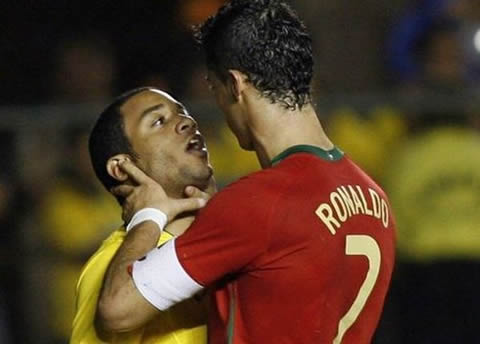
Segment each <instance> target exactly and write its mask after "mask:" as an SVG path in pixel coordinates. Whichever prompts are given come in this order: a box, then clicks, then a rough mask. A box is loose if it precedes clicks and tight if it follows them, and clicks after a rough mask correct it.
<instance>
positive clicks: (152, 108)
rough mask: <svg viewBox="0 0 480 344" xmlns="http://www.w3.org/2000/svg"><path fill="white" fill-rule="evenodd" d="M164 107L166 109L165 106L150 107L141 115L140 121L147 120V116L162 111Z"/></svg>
mask: <svg viewBox="0 0 480 344" xmlns="http://www.w3.org/2000/svg"><path fill="white" fill-rule="evenodd" d="M164 107H165V104H156V105H153V106H150V107H148V108H146V109H145V110H143V111H142V113H141V114H140V121H141V120H143V119H144V118H145V116H147V115H148V114H150V113H151V112H153V111H156V110H160V109H162V108H164Z"/></svg>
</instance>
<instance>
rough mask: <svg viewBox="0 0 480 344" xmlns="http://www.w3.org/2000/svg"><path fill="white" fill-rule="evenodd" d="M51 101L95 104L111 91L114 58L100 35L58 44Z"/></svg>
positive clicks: (74, 38) (68, 40)
mask: <svg viewBox="0 0 480 344" xmlns="http://www.w3.org/2000/svg"><path fill="white" fill-rule="evenodd" d="M54 69H55V70H54V75H53V85H52V86H53V87H52V101H53V102H62V103H73V104H76V103H85V102H98V101H105V100H107V99H109V98H110V97H111V96H112V95H113V92H114V85H115V83H114V82H115V78H116V72H117V71H116V59H115V54H114V50H113V47H112V44H111V42H109V41H108V40H107V39H105V38H102V36H101V35H100V34H89V35H82V36H79V37H72V38H69V39H66V40H64V41H62V42H61V43H60V44H59V46H58V48H57V51H56V55H55V57H54Z"/></svg>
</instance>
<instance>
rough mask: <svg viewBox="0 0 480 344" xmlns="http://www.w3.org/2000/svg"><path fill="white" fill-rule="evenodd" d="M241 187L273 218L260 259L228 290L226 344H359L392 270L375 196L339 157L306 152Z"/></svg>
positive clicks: (387, 229) (378, 193) (384, 219)
mask: <svg viewBox="0 0 480 344" xmlns="http://www.w3.org/2000/svg"><path fill="white" fill-rule="evenodd" d="M296 149H299V150H301V151H302V150H306V151H307V152H306V153H305V152H297V151H296ZM288 153H290V154H288ZM292 153H295V154H292ZM240 183H242V182H240ZM245 183H246V184H248V183H253V185H250V186H249V187H251V188H253V187H254V185H257V186H256V188H257V191H258V195H260V196H259V198H258V204H255V205H252V207H262V205H263V207H264V209H270V208H271V209H273V210H272V211H271V213H272V214H273V215H272V216H270V215H268V213H267V212H266V213H265V216H269V217H270V220H268V222H265V224H266V225H264V226H265V227H268V228H259V229H258V230H266V231H268V232H270V234H269V240H268V241H269V242H268V245H267V246H266V249H265V252H264V253H262V254H261V255H259V256H258V257H256V258H255V259H254V261H252V262H251V263H250V264H248V266H247V267H245V268H244V270H243V271H241V273H240V274H239V275H238V278H237V279H236V280H234V281H233V282H231V285H230V287H229V291H230V294H234V295H235V298H236V299H237V300H238V302H237V303H236V308H237V309H236V311H235V313H236V316H235V327H234V330H236V331H237V334H236V335H234V336H233V337H234V338H235V340H234V341H233V343H253V342H255V343H260V342H265V343H266V342H270V343H295V344H300V343H332V342H333V343H355V344H359V343H369V342H370V341H371V338H372V335H373V333H374V331H375V328H376V326H377V323H378V320H379V317H380V315H381V312H382V308H383V303H384V299H385V296H386V293H387V289H388V286H389V283H390V278H391V274H392V270H393V265H394V251H395V250H394V237H395V234H394V227H395V225H394V221H393V216H392V214H391V211H390V207H389V205H388V200H387V198H386V196H385V194H384V193H383V191H382V190H381V189H380V188H379V187H378V186H377V185H376V184H375V183H374V182H373V181H372V180H371V179H370V178H369V177H368V176H367V175H366V174H365V173H364V172H363V171H361V170H360V169H359V168H358V167H357V166H356V165H355V164H354V163H352V162H351V161H350V160H349V159H348V158H346V157H344V156H343V154H342V153H341V152H340V151H339V150H332V151H329V152H325V151H323V150H320V149H317V148H314V147H310V146H306V148H305V146H303V147H296V148H294V149H293V150H292V151H290V152H287V154H285V156H284V159H282V160H281V161H279V162H278V163H277V164H276V165H275V166H274V167H272V168H270V169H267V170H265V171H262V172H259V173H257V174H254V175H252V176H251V177H249V178H247V180H246V181H245ZM252 240H255V239H254V238H252ZM219 297H220V298H221V294H220V296H218V295H217V301H218V298H219ZM229 297H231V295H230V296H229ZM242 300H248V301H246V302H242ZM231 305H232V302H230V306H231ZM252 339H254V340H253V341H252Z"/></svg>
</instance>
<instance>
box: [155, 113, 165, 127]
mask: <svg viewBox="0 0 480 344" xmlns="http://www.w3.org/2000/svg"><path fill="white" fill-rule="evenodd" d="M164 123H165V117H164V116H160V117H158V118H157V119H156V120H155V121H153V123H152V127H161V126H162V125H163V124H164Z"/></svg>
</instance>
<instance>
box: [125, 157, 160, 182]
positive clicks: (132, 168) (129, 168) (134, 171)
mask: <svg viewBox="0 0 480 344" xmlns="http://www.w3.org/2000/svg"><path fill="white" fill-rule="evenodd" d="M118 166H119V167H120V168H121V169H122V171H123V172H125V173H126V174H128V176H129V177H130V178H132V179H133V180H134V181H135V182H137V183H138V184H147V183H150V182H152V179H151V178H150V177H149V176H147V175H146V174H145V173H144V172H143V171H142V170H141V169H139V168H138V167H137V166H136V165H135V164H134V163H133V162H131V161H130V160H122V161H119V163H118Z"/></svg>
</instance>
